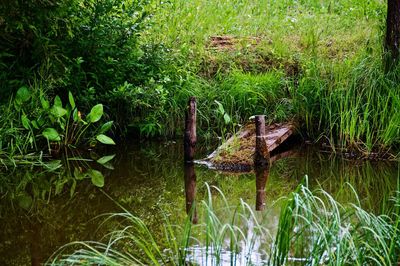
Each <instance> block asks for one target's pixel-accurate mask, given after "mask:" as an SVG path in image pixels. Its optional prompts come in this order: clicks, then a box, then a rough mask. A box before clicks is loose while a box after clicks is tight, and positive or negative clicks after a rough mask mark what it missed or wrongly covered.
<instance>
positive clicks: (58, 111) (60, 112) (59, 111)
mask: <svg viewBox="0 0 400 266" xmlns="http://www.w3.org/2000/svg"><path fill="white" fill-rule="evenodd" d="M51 114H52V115H54V116H55V117H57V118H60V117H63V116H64V115H66V114H67V110H65V109H64V108H62V107H60V106H56V105H54V106H53V107H52V108H51Z"/></svg>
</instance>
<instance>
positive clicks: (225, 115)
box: [224, 113, 231, 125]
mask: <svg viewBox="0 0 400 266" xmlns="http://www.w3.org/2000/svg"><path fill="white" fill-rule="evenodd" d="M224 121H225V125H227V124H229V123H230V122H231V117H230V116H229V115H228V114H227V113H225V114H224Z"/></svg>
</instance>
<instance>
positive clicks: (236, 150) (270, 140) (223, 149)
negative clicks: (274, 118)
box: [198, 123, 295, 171]
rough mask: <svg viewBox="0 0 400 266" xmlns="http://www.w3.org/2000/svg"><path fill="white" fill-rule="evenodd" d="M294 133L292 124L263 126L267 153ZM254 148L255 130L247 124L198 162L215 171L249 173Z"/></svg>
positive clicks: (250, 124) (252, 125)
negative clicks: (228, 170) (224, 170)
mask: <svg viewBox="0 0 400 266" xmlns="http://www.w3.org/2000/svg"><path fill="white" fill-rule="evenodd" d="M294 132H295V125H294V124H293V123H283V124H272V125H268V126H265V143H266V147H267V148H268V151H269V152H270V153H271V152H273V151H274V150H276V149H277V148H278V147H279V146H280V145H281V144H282V143H283V142H284V141H285V140H287V139H288V138H289V137H290V136H291V135H292V134H293V133H294ZM255 147H256V128H255V125H254V123H249V124H248V125H246V126H245V127H244V128H243V129H242V130H240V131H239V132H238V133H237V134H235V135H234V136H232V137H231V138H230V139H228V140H227V141H226V142H225V143H223V144H222V145H221V146H219V147H218V148H217V149H216V150H215V151H214V152H213V153H211V154H210V155H209V156H208V157H207V158H206V159H204V160H202V161H200V162H201V163H203V164H206V165H208V166H209V167H212V168H217V169H234V170H241V169H243V170H244V171H249V170H250V169H251V168H252V167H253V165H254V161H253V158H254V154H255ZM198 162H199V161H198Z"/></svg>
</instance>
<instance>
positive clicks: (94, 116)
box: [88, 103, 103, 123]
mask: <svg viewBox="0 0 400 266" xmlns="http://www.w3.org/2000/svg"><path fill="white" fill-rule="evenodd" d="M102 116H103V105H102V104H101V103H99V104H96V105H95V106H93V108H92V110H90V113H89V114H88V120H89V122H90V123H95V122H97V121H99V120H100V119H101V117H102Z"/></svg>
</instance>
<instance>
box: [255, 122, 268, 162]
mask: <svg viewBox="0 0 400 266" xmlns="http://www.w3.org/2000/svg"><path fill="white" fill-rule="evenodd" d="M255 123H256V151H255V153H254V167H255V168H257V167H260V166H266V165H268V163H269V162H268V161H269V151H268V147H267V142H266V139H265V116H263V115H256V117H255Z"/></svg>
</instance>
